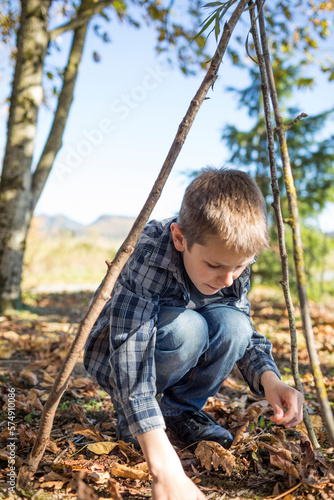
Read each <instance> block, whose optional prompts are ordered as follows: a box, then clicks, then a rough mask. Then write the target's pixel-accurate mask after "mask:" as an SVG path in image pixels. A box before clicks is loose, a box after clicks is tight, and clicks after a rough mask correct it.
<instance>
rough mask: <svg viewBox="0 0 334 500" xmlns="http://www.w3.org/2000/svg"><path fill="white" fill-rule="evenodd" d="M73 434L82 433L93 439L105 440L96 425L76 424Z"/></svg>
mask: <svg viewBox="0 0 334 500" xmlns="http://www.w3.org/2000/svg"><path fill="white" fill-rule="evenodd" d="M72 432H73V434H80V435H81V436H85V437H87V438H89V439H92V440H93V441H97V442H99V441H104V438H103V435H102V434H101V433H100V432H99V431H98V430H97V429H96V427H94V426H91V427H87V426H84V425H80V424H76V425H75V426H74V427H73V429H72Z"/></svg>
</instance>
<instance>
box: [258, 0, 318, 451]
mask: <svg viewBox="0 0 334 500" xmlns="http://www.w3.org/2000/svg"><path fill="white" fill-rule="evenodd" d="M252 6H253V7H251V8H250V11H249V12H250V17H251V25H252V26H251V32H252V35H253V40H254V45H255V50H256V55H257V58H258V61H259V68H260V76H261V90H262V96H263V105H264V115H265V122H266V131H267V140H268V152H269V163H270V176H271V188H272V192H273V197H274V202H273V204H272V206H273V208H274V211H275V218H276V225H277V233H278V244H279V251H280V256H281V266H282V280H281V282H280V283H281V285H282V289H283V294H284V299H285V304H286V308H287V311H288V318H289V329H290V339H291V368H292V373H293V378H294V381H295V386H296V388H297V390H298V391H299V392H301V393H302V394H303V393H304V390H303V385H302V383H301V380H300V376H299V368H298V346H297V329H296V318H295V310H294V307H293V303H292V299H291V293H290V284H289V265H288V254H287V251H286V245H285V236H284V222H283V216H282V209H281V201H280V190H279V186H278V180H277V167H276V155H275V141H274V132H273V125H272V122H271V108H270V100H269V92H268V85H267V72H266V66H265V62H264V56H263V53H262V51H261V46H260V41H259V36H258V32H257V27H256V20H255V13H254V4H252ZM303 416H304V422H305V426H306V428H307V432H308V435H309V437H310V440H311V442H312V444H313V446H314V447H315V448H319V444H318V441H317V438H316V435H315V433H314V430H313V427H312V423H311V420H310V416H309V414H308V412H307V408H306V404H305V402H304V405H303Z"/></svg>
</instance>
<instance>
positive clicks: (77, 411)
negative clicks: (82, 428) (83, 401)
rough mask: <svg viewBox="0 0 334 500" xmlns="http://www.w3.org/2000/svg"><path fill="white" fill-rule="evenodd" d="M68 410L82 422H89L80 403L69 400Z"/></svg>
mask: <svg viewBox="0 0 334 500" xmlns="http://www.w3.org/2000/svg"><path fill="white" fill-rule="evenodd" d="M69 410H70V412H71V415H73V416H74V417H75V418H76V419H77V420H79V422H81V423H82V424H89V421H88V418H87V417H86V413H85V410H84V408H83V406H82V405H79V404H78V403H73V402H71V403H70V405H69Z"/></svg>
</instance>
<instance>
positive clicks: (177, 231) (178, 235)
mask: <svg viewBox="0 0 334 500" xmlns="http://www.w3.org/2000/svg"><path fill="white" fill-rule="evenodd" d="M170 228H171V231H172V236H173V241H174V246H175V248H176V250H178V251H179V252H183V251H184V250H185V248H186V240H185V237H184V235H183V232H182V231H181V228H180V226H179V225H178V223H177V222H173V224H171V226H170Z"/></svg>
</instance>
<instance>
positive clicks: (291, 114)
mask: <svg viewBox="0 0 334 500" xmlns="http://www.w3.org/2000/svg"><path fill="white" fill-rule="evenodd" d="M274 74H275V80H276V86H277V92H278V98H279V102H280V104H281V111H282V113H283V114H284V115H285V116H286V119H285V122H286V124H288V123H289V122H291V121H292V120H294V119H295V118H296V117H297V116H298V114H299V110H298V109H296V108H294V107H290V106H289V102H290V100H291V97H292V96H293V91H294V89H295V88H308V87H310V86H311V85H312V80H311V79H309V78H306V77H305V76H304V74H303V71H302V69H301V68H300V67H299V66H295V65H293V64H292V63H291V62H290V60H289V59H287V60H282V59H276V60H275V65H274ZM249 75H250V85H248V86H247V87H246V88H244V89H241V90H236V89H228V90H230V91H233V92H234V93H236V94H237V96H238V99H239V106H240V107H244V108H246V109H247V112H248V114H249V116H250V117H251V118H252V119H253V124H252V125H251V127H250V128H249V129H248V130H241V129H240V128H237V127H236V126H235V125H227V126H225V128H224V130H223V136H222V139H223V141H224V142H225V143H226V145H227V146H228V148H229V151H230V152H231V154H230V156H229V157H228V160H227V161H228V162H230V163H231V164H232V165H233V166H234V167H239V168H243V169H245V170H247V171H248V172H249V173H251V174H252V175H253V176H254V178H255V180H256V182H257V183H258V185H259V187H260V189H261V190H262V192H263V194H264V196H265V198H266V200H267V204H268V208H269V207H270V205H271V203H272V201H273V199H272V194H271V186H270V183H271V180H270V171H269V160H268V146H267V137H266V127H265V120H264V116H263V105H262V95H261V89H260V78H259V74H258V70H257V68H256V69H255V68H254V67H252V68H251V69H250V71H249ZM333 118H334V109H330V110H328V111H325V112H323V113H320V114H318V115H315V116H310V117H307V118H306V119H303V120H300V121H298V122H297V123H296V124H294V125H293V127H291V129H290V130H288V132H287V142H288V148H289V155H290V159H291V165H292V170H293V175H294V180H295V185H296V189H297V195H298V200H299V211H300V215H301V217H302V218H305V217H310V216H311V215H312V214H313V215H315V214H318V213H320V212H321V210H322V209H323V208H324V206H325V203H326V201H328V200H331V199H332V197H333V193H334V185H333V178H334V140H333V139H334V138H333V136H332V135H327V136H326V135H325V132H324V130H325V128H326V125H327V123H328V121H329V120H332V119H333ZM276 160H277V170H278V183H279V188H280V190H281V203H282V211H283V215H284V216H285V217H287V216H288V211H287V198H286V196H285V194H284V193H285V188H284V179H283V172H282V165H281V160H280V152H279V146H278V143H277V141H276ZM269 213H270V208H269Z"/></svg>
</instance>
